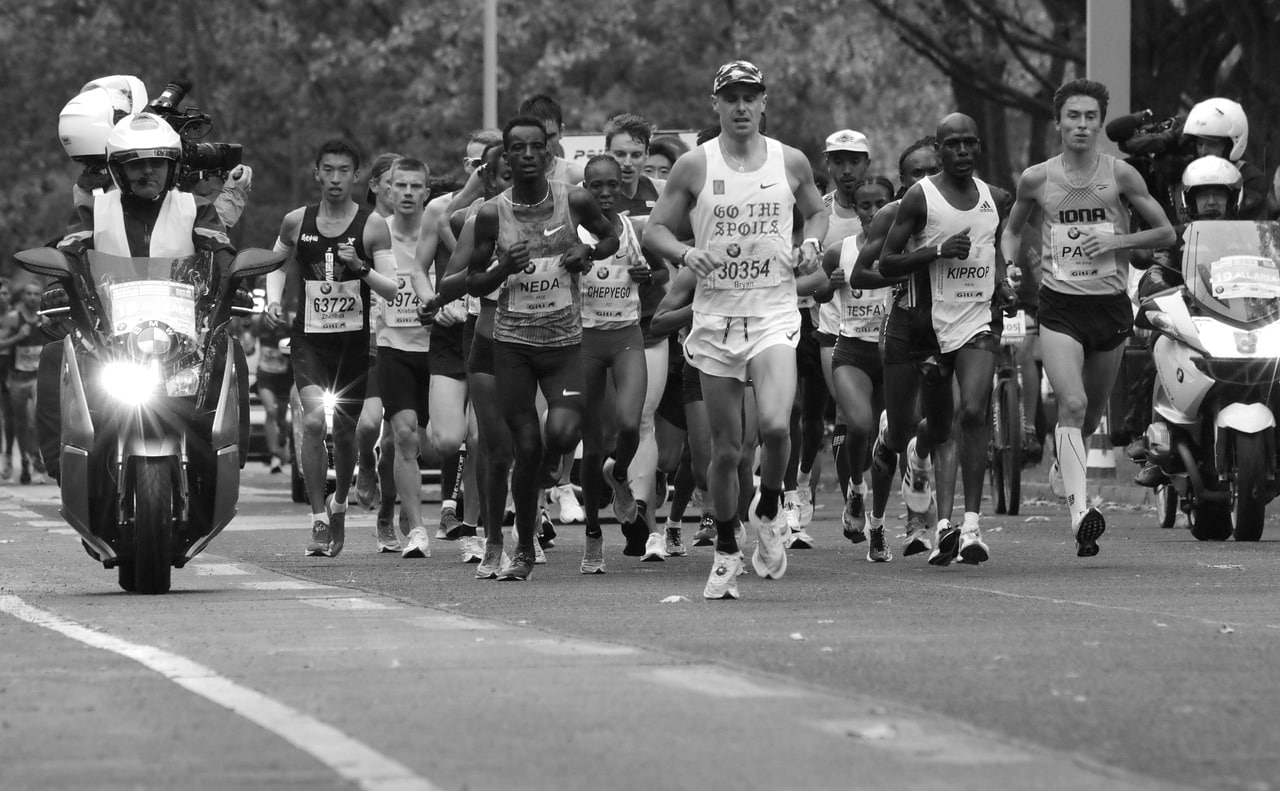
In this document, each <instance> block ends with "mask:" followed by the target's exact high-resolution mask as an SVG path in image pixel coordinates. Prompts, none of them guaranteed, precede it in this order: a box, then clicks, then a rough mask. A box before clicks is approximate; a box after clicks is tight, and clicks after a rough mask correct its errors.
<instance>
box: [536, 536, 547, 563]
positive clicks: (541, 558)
mask: <svg viewBox="0 0 1280 791" xmlns="http://www.w3.org/2000/svg"><path fill="white" fill-rule="evenodd" d="M546 562H547V553H546V552H544V551H543V550H542V542H540V541H534V542H533V565H535V566H541V565H543V564H545V563H546Z"/></svg>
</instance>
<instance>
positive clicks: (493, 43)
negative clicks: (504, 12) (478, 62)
mask: <svg viewBox="0 0 1280 791" xmlns="http://www.w3.org/2000/svg"><path fill="white" fill-rule="evenodd" d="M497 126H498V0H484V128H485V129H496V128H497Z"/></svg>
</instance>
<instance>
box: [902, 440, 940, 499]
mask: <svg viewBox="0 0 1280 791" xmlns="http://www.w3.org/2000/svg"><path fill="white" fill-rule="evenodd" d="M902 500H903V502H905V503H906V504H907V510H909V511H925V510H928V508H929V503H931V502H933V460H932V459H927V458H926V459H924V463H923V464H922V463H921V460H920V459H918V458H916V438H915V437H912V438H911V441H910V442H908V443H907V472H906V474H905V475H903V476H902Z"/></svg>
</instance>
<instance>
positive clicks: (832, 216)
mask: <svg viewBox="0 0 1280 791" xmlns="http://www.w3.org/2000/svg"><path fill="white" fill-rule="evenodd" d="M822 202H823V204H824V205H825V206H826V207H827V214H828V216H827V235H826V236H825V237H823V239H822V249H824V250H826V249H827V248H829V247H831V246H832V245H834V244H836V243H837V242H841V241H844V240H846V239H847V240H849V241H847V242H845V246H844V247H842V248H841V251H842V252H841V259H840V260H841V264H840V266H841V268H844V252H845V251H847V250H848V248H849V246H850V245H851V244H852V245H853V246H854V258H855V259H856V258H857V243H856V242H855V241H854V239H855V237H857V235H858V234H859V233H861V232H862V220H861V219H859V218H858V215H857V213H856V212H855V213H854V215H853V216H852V217H841V216H840V214H839V211H840V209H841V208H842V207H841V206H840V203H839V202H838V201H837V200H836V194H835V192H828V193H827V194H826V195H824V196H823V197H822ZM846 211H853V210H852V209H846ZM851 271H853V260H850V262H849V268H848V269H847V270H845V275H846V276H847V275H848V274H849V273H850V272H851ZM843 291H845V289H841V290H840V291H839V292H836V294H835V296H833V297H832V298H831V300H830V301H829V302H827V303H826V304H824V305H819V306H818V321H817V324H818V331H819V332H825V333H827V334H828V335H838V334H839V333H840V316H841V313H840V305H839V300H840V294H841V292H843Z"/></svg>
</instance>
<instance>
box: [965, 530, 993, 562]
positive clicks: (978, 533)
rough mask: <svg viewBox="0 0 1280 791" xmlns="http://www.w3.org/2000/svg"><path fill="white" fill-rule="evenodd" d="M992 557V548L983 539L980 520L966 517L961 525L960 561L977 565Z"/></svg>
mask: <svg viewBox="0 0 1280 791" xmlns="http://www.w3.org/2000/svg"><path fill="white" fill-rule="evenodd" d="M990 558H991V549H990V548H989V547H988V546H987V545H986V543H985V542H984V541H983V540H982V529H981V528H980V527H979V526H978V520H977V519H974V520H973V521H972V522H971V521H969V520H968V519H966V520H965V521H964V523H963V524H962V525H961V526H960V562H961V563H968V564H969V565H971V566H976V565H978V564H979V563H985V562H986V561H987V560H989V559H990Z"/></svg>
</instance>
